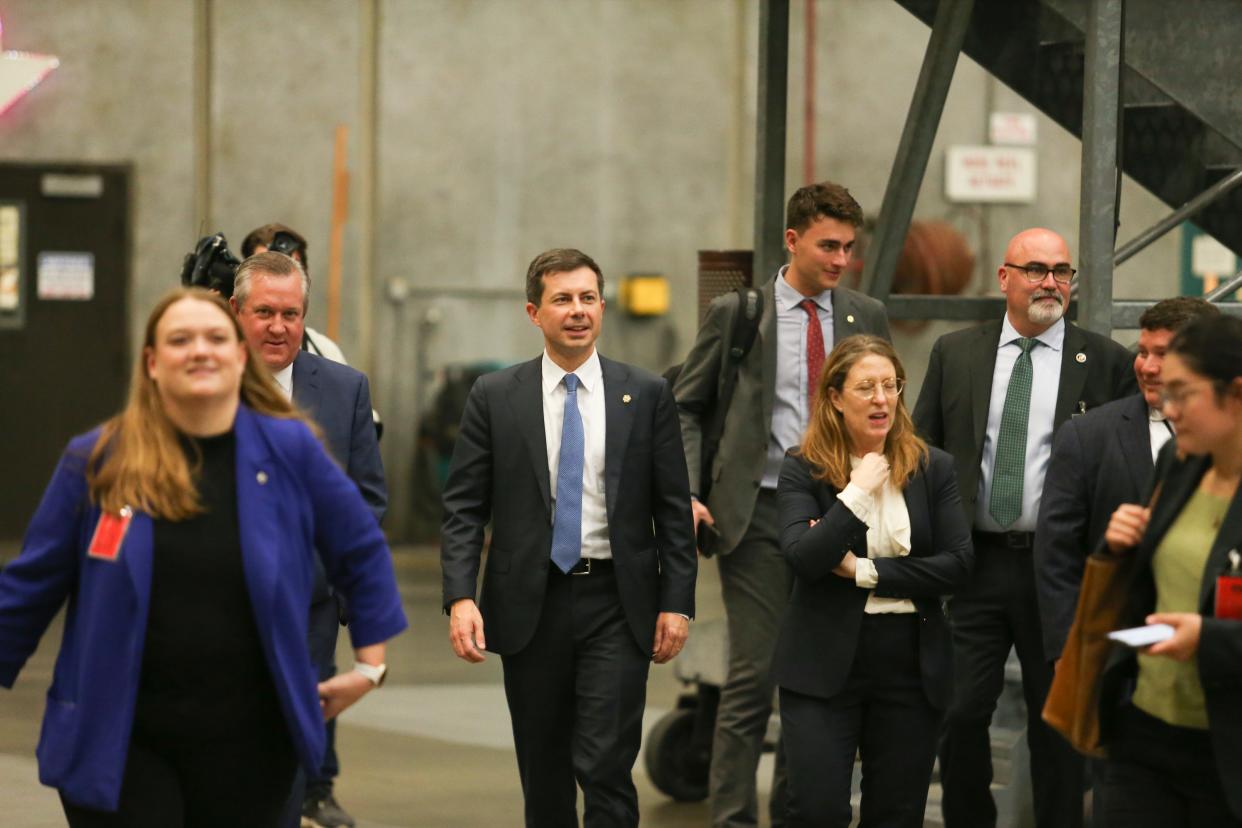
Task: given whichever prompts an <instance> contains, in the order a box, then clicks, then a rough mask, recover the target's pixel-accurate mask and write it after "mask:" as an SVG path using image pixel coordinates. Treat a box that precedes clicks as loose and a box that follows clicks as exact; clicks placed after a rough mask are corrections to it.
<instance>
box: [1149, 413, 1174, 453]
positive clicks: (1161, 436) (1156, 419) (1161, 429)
mask: <svg viewBox="0 0 1242 828" xmlns="http://www.w3.org/2000/svg"><path fill="white" fill-rule="evenodd" d="M1147 428H1148V429H1149V430H1150V432H1151V462H1153V463H1154V462H1156V455H1158V454H1160V449H1162V448H1164V444H1165V443H1167V442H1169V440H1170V439H1171V438H1172V437H1173V424H1172V423H1170V422H1169V421H1168V420H1167V419H1165V416H1164V412H1162V411H1161V410H1160V409H1159V408H1149V409H1147Z"/></svg>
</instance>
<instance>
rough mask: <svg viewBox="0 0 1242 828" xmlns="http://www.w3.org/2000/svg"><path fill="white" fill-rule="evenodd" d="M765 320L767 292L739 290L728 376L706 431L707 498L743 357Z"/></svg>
mask: <svg viewBox="0 0 1242 828" xmlns="http://www.w3.org/2000/svg"><path fill="white" fill-rule="evenodd" d="M761 319H763V293H762V292H761V291H760V290H759V289H758V288H753V287H750V288H738V289H737V312H736V313H735V314H734V315H733V330H732V332H731V334H730V336H729V350H728V351H727V352H726V353H725V354H724V359H723V360H722V367H723V369H724V376H722V377H721V379H720V393H719V394H717V396H716V403H715V406H714V407H713V408H712V416H711V420H710V421H709V422H708V423H707V428H705V429H704V431H703V450H702V454H701V458H702V461H703V465H702V470H701V472H700V475H699V489H700V490H701V491H700V492H699V496H700V498H706V497H707V492H708V490H709V489H710V488H711V470H712V462H713V461H714V460H715V458H716V451H717V450H718V449H719V448H720V438H721V436H722V435H723V434H724V423H725V417H727V416H728V414H729V406H730V405H731V404H732V403H733V392H734V390H735V389H736V388H737V375H738V371H739V369H740V368H741V365H742V360H744V359H746V355H747V354H749V353H750V349H751V348H753V347H754V345H755V337H756V336H758V335H759V322H760V320H761Z"/></svg>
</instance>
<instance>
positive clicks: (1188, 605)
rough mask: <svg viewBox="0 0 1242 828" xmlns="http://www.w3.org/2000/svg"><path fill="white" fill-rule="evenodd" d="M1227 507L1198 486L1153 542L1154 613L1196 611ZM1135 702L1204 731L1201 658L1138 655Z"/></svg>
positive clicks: (1172, 721) (1174, 721) (1225, 500)
mask: <svg viewBox="0 0 1242 828" xmlns="http://www.w3.org/2000/svg"><path fill="white" fill-rule="evenodd" d="M1228 509H1229V499H1228V498H1224V497H1218V496H1216V495H1213V494H1208V493H1207V492H1204V491H1202V490H1199V491H1196V492H1195V493H1194V495H1193V496H1192V497H1191V498H1190V500H1188V501H1186V505H1185V506H1184V507H1183V508H1182V513H1181V514H1180V515H1178V516H1177V519H1176V520H1174V521H1173V525H1172V526H1170V527H1169V531H1168V533H1166V534H1165V536H1164V539H1163V540H1161V541H1160V545H1159V546H1158V547H1156V555H1155V557H1154V558H1153V559H1152V575H1153V576H1154V577H1155V579H1156V612H1198V611H1199V588H1200V586H1201V585H1202V583H1203V569H1204V567H1206V566H1207V559H1208V554H1209V553H1210V552H1211V551H1212V543H1213V541H1215V540H1216V534H1217V532H1219V531H1220V524H1221V521H1222V520H1224V518H1225V512H1226V511H1227V510H1228ZM1138 662H1139V674H1138V686H1137V687H1136V688H1135V690H1134V704H1135V706H1136V707H1138V708H1139V709H1141V710H1143V711H1144V712H1146V713H1149V714H1151V715H1152V716H1155V717H1156V718H1158V719H1161V720H1163V721H1165V722H1167V723H1169V724H1171V725H1176V726H1178V727H1193V728H1198V729H1200V730H1206V729H1207V726H1208V718H1207V707H1206V705H1205V703H1204V700H1203V685H1202V684H1200V683H1199V658H1198V656H1192V657H1191V658H1190V659H1189V660H1188V661H1175V660H1173V659H1171V658H1169V657H1168V656H1149V655H1142V654H1140V655H1139V657H1138Z"/></svg>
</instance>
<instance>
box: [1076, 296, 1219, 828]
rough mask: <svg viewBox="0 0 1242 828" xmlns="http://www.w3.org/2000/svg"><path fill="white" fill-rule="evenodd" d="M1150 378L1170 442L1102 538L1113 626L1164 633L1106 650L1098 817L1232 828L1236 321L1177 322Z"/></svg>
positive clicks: (1143, 827) (1160, 825) (1131, 826)
mask: <svg viewBox="0 0 1242 828" xmlns="http://www.w3.org/2000/svg"><path fill="white" fill-rule="evenodd" d="M1161 379H1162V380H1163V383H1164V391H1163V393H1162V401H1163V405H1162V408H1163V411H1164V415H1165V416H1166V417H1167V418H1168V421H1169V422H1170V423H1171V424H1172V426H1173V429H1174V432H1175V434H1176V439H1175V440H1173V441H1170V442H1169V443H1168V444H1166V445H1165V447H1164V449H1163V450H1162V451H1161V454H1160V457H1159V459H1158V460H1157V463H1156V470H1155V481H1156V486H1157V487H1158V488H1157V489H1156V491H1157V494H1156V496H1155V500H1154V503H1153V505H1152V506H1151V508H1150V509H1148V508H1147V507H1144V506H1140V505H1138V504H1125V505H1122V506H1120V507H1118V509H1117V511H1116V512H1114V513H1113V516H1112V519H1111V520H1110V521H1109V525H1108V529H1107V531H1106V532H1105V535H1104V540H1105V543H1106V544H1107V546H1108V548H1109V550H1110V551H1112V552H1113V553H1115V554H1119V555H1123V554H1124V555H1135V556H1137V557H1136V561H1135V564H1136V572H1135V574H1134V581H1133V584H1132V586H1131V590H1130V602H1129V604H1128V606H1127V608H1126V621H1125V623H1124V624H1123V626H1126V627H1136V626H1140V625H1145V624H1167V625H1168V626H1169V627H1171V628H1172V635H1171V636H1170V637H1169V638H1168V639H1167V640H1164V641H1161V642H1160V643H1157V644H1154V645H1151V646H1150V647H1147V648H1144V649H1140V650H1138V651H1135V650H1131V649H1128V648H1123V647H1118V649H1117V650H1116V651H1114V653H1113V654H1112V658H1111V659H1110V661H1109V665H1108V668H1107V670H1106V672H1105V675H1104V681H1103V686H1102V689H1101V700H1100V723H1101V727H1102V731H1103V735H1104V738H1105V742H1106V745H1107V747H1108V762H1107V772H1106V779H1105V785H1106V792H1107V795H1106V800H1107V803H1108V804H1107V808H1108V811H1107V819H1108V824H1109V825H1125V826H1127V828H1147V827H1148V826H1150V828H1166V826H1170V825H1178V826H1186V828H1199V826H1203V828H1207V826H1212V828H1222V826H1242V557H1240V556H1239V552H1238V549H1239V548H1240V547H1242V491H1240V490H1239V486H1238V483H1239V481H1240V480H1242V319H1237V318H1234V317H1229V316H1218V317H1206V318H1202V319H1197V320H1195V321H1193V322H1191V323H1190V324H1188V325H1187V326H1186V327H1185V328H1183V329H1182V330H1181V331H1180V332H1179V333H1178V334H1177V335H1176V336H1175V337H1174V338H1173V340H1172V341H1171V342H1170V343H1169V349H1168V352H1167V354H1166V356H1165V359H1164V367H1163V369H1162V371H1161ZM1222 578H1223V579H1224V580H1221V579H1222ZM1232 578H1236V579H1237V580H1229V579H1232Z"/></svg>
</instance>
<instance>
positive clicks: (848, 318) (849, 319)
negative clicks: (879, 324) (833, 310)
mask: <svg viewBox="0 0 1242 828" xmlns="http://www.w3.org/2000/svg"><path fill="white" fill-rule="evenodd" d="M845 321H846V322H849V323H850V324H853V323H854V314H852V313H847V314H846V315H845Z"/></svg>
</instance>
